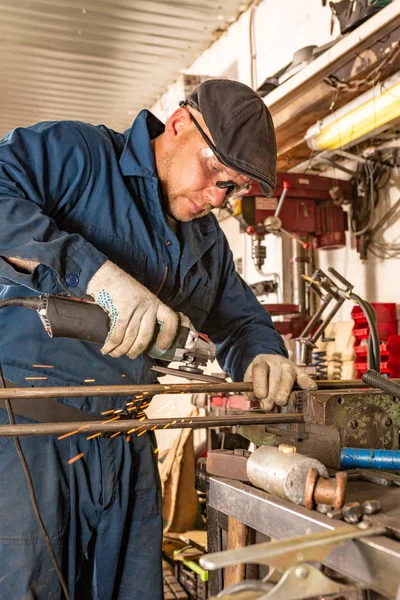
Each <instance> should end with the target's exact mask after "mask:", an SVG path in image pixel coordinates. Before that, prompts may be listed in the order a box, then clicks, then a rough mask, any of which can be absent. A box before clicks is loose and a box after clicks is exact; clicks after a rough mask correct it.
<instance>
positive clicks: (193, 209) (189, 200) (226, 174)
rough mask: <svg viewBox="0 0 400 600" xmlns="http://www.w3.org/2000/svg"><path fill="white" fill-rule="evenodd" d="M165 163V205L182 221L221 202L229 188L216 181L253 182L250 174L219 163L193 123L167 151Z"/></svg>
mask: <svg viewBox="0 0 400 600" xmlns="http://www.w3.org/2000/svg"><path fill="white" fill-rule="evenodd" d="M165 167H166V169H165V171H166V177H165V178H164V185H163V188H164V189H163V192H164V196H165V199H166V203H167V207H166V208H167V211H168V213H169V214H170V215H171V216H172V217H174V218H175V219H176V220H178V221H183V222H187V221H192V220H193V219H198V218H200V217H204V216H205V215H207V214H208V213H209V212H210V211H211V210H212V209H213V208H218V207H220V206H222V204H223V203H224V201H225V199H226V194H227V191H229V188H226V187H225V188H223V187H222V188H221V187H218V186H217V185H216V183H217V182H232V183H233V184H235V185H236V186H240V187H242V186H244V185H245V184H247V183H249V182H250V178H249V177H245V176H243V175H240V174H238V173H236V172H235V171H233V170H232V169H229V168H228V167H225V165H223V164H222V163H220V162H219V161H218V159H217V158H216V156H215V155H214V153H213V152H212V151H211V149H210V148H209V147H208V146H207V145H206V143H205V141H204V139H203V138H202V136H201V134H200V132H199V131H197V129H196V128H195V127H193V126H192V124H190V125H189V126H188V131H187V133H186V135H182V136H181V138H180V139H179V140H178V141H177V144H176V145H175V146H174V148H173V150H172V151H170V152H169V153H168V156H167V157H166V159H165ZM218 185H221V184H220V183H219V184H218Z"/></svg>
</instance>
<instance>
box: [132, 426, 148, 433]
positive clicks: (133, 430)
mask: <svg viewBox="0 0 400 600" xmlns="http://www.w3.org/2000/svg"><path fill="white" fill-rule="evenodd" d="M142 427H145V425H139V427H134V428H133V429H130V430H129V431H128V433H135V431H138V429H141V428H142Z"/></svg>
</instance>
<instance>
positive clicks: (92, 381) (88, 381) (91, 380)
mask: <svg viewBox="0 0 400 600" xmlns="http://www.w3.org/2000/svg"><path fill="white" fill-rule="evenodd" d="M95 381H96V380H95V379H84V380H83V383H94V382H95Z"/></svg>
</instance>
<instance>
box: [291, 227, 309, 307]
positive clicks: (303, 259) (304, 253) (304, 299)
mask: <svg viewBox="0 0 400 600" xmlns="http://www.w3.org/2000/svg"><path fill="white" fill-rule="evenodd" d="M303 240H305V238H304V237H303V238H295V239H293V238H292V239H291V259H290V263H291V272H292V304H297V305H298V306H299V312H300V313H301V314H302V315H309V314H310V310H309V309H310V302H309V291H308V289H307V287H306V282H305V280H304V279H303V277H302V275H303V273H305V274H306V275H308V274H309V273H308V272H309V270H310V268H309V263H310V250H309V249H305V248H304V247H303V246H302V245H301V244H299V241H303Z"/></svg>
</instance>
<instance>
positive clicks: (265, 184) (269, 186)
mask: <svg viewBox="0 0 400 600" xmlns="http://www.w3.org/2000/svg"><path fill="white" fill-rule="evenodd" d="M215 153H216V155H217V158H218V160H219V161H220V162H222V164H224V165H225V166H226V167H228V168H229V169H233V170H234V171H236V172H237V173H239V174H240V175H244V176H245V177H251V179H254V180H255V181H257V183H258V184H259V186H260V188H261V190H262V191H263V193H264V194H265V195H266V196H267V197H271V196H272V195H273V193H274V190H275V185H276V183H275V182H269V181H265V180H261V179H260V176H259V174H256V173H254V172H252V171H251V169H244V168H243V165H241V164H237V163H235V161H233V160H231V159H227V158H226V157H225V156H223V155H222V154H221V152H220V151H219V150H218V148H215Z"/></svg>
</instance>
